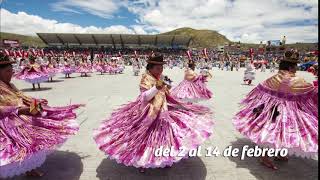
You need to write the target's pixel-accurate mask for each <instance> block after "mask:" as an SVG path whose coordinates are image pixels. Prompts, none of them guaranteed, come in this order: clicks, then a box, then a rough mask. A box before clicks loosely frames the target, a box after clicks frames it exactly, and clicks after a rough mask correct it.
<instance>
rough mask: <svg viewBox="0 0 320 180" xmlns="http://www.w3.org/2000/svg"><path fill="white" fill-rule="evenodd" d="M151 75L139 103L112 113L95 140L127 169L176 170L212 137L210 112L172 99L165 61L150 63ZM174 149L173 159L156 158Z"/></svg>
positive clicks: (156, 58)
mask: <svg viewBox="0 0 320 180" xmlns="http://www.w3.org/2000/svg"><path fill="white" fill-rule="evenodd" d="M147 62H148V64H147V71H146V73H144V74H143V75H142V79H141V82H140V90H141V94H140V95H139V97H138V98H137V100H136V101H134V102H131V103H129V104H127V105H124V106H123V107H121V108H120V109H118V110H116V111H115V112H113V113H112V115H111V117H110V118H109V119H108V120H106V121H104V122H103V123H102V125H101V126H100V127H99V129H97V130H95V131H94V140H95V141H96V143H97V144H98V147H99V149H100V150H101V151H103V152H105V153H106V154H107V155H108V157H109V158H110V159H115V160H116V161H117V162H118V163H123V164H124V165H126V166H134V167H136V168H140V172H144V168H160V167H161V168H163V167H166V166H172V164H173V163H175V162H178V161H180V160H181V159H182V158H183V157H186V156H185V154H184V153H183V156H182V157H181V156H176V155H177V152H178V151H179V148H181V147H184V149H185V152H186V153H187V152H189V150H190V149H193V148H196V147H197V146H199V145H200V144H202V143H203V142H204V141H205V140H206V139H208V138H209V137H210V135H211V134H212V127H213V122H212V119H211V117H210V116H211V115H210V111H209V110H208V109H207V108H205V107H202V106H199V105H193V104H187V103H183V102H179V101H177V100H175V99H174V98H173V97H171V95H170V93H169V89H168V88H169V87H168V85H166V84H164V83H163V81H162V80H161V79H162V78H163V76H162V71H163V64H164V63H165V62H164V61H163V57H162V56H159V55H155V56H153V57H150V58H149V60H148V61H147ZM161 147H162V148H171V147H172V153H173V154H174V155H173V156H171V157H170V156H155V150H156V149H158V148H161Z"/></svg>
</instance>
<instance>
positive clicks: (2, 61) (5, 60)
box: [0, 52, 15, 65]
mask: <svg viewBox="0 0 320 180" xmlns="http://www.w3.org/2000/svg"><path fill="white" fill-rule="evenodd" d="M14 63H15V61H12V60H10V58H9V56H7V55H5V54H4V53H2V52H0V65H7V64H14Z"/></svg>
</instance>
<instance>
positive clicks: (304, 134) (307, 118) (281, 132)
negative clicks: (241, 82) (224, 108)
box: [233, 70, 318, 157]
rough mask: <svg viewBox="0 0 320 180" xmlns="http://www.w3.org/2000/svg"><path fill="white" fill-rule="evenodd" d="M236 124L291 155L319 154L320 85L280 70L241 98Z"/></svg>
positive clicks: (257, 140)
mask: <svg viewBox="0 0 320 180" xmlns="http://www.w3.org/2000/svg"><path fill="white" fill-rule="evenodd" d="M241 104H242V109H241V110H240V112H238V113H237V114H236V116H235V117H234V119H233V124H234V126H235V128H236V129H237V130H238V131H239V132H240V133H241V134H243V135H244V136H246V137H247V138H249V139H250V140H251V141H253V142H254V143H256V144H258V145H260V146H262V147H271V148H287V149H288V152H289V155H292V154H295V155H297V156H302V157H312V156H314V155H316V154H318V89H317V88H316V87H314V86H313V85H312V84H309V83H307V82H305V81H304V80H303V79H302V78H299V77H296V76H295V74H294V73H290V72H289V71H282V70H281V71H279V72H278V74H276V75H274V76H272V77H271V78H269V79H267V80H266V81H264V82H263V83H261V84H259V85H258V86H257V87H256V88H254V89H253V90H252V91H251V92H250V93H249V94H248V95H247V97H246V98H245V99H244V100H243V101H242V102H241Z"/></svg>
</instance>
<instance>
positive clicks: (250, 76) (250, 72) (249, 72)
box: [243, 60, 255, 85]
mask: <svg viewBox="0 0 320 180" xmlns="http://www.w3.org/2000/svg"><path fill="white" fill-rule="evenodd" d="M254 79H255V72H254V69H253V65H252V64H251V63H250V62H249V60H247V62H246V70H245V71H244V77H243V81H244V83H246V84H247V85H251V83H252V81H253V80H254Z"/></svg>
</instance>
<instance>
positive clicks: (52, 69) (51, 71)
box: [45, 63, 60, 78]
mask: <svg viewBox="0 0 320 180" xmlns="http://www.w3.org/2000/svg"><path fill="white" fill-rule="evenodd" d="M45 70H46V71H47V73H48V75H49V78H52V77H54V76H55V75H56V74H58V73H59V72H60V71H59V68H56V67H55V66H54V65H53V64H51V63H49V64H47V65H46V67H45Z"/></svg>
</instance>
